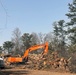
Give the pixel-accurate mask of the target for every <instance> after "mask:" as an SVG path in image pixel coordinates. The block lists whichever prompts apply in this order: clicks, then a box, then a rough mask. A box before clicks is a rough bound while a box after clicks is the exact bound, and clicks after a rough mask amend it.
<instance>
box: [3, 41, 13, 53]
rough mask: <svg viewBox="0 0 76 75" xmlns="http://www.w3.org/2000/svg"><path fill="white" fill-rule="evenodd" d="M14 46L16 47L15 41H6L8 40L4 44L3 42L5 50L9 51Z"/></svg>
mask: <svg viewBox="0 0 76 75" xmlns="http://www.w3.org/2000/svg"><path fill="white" fill-rule="evenodd" d="M13 47H14V43H13V42H11V41H6V42H4V44H3V48H4V49H5V50H8V52H10V51H11V49H12V48H13Z"/></svg>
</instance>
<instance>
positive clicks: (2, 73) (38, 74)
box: [0, 69, 76, 75]
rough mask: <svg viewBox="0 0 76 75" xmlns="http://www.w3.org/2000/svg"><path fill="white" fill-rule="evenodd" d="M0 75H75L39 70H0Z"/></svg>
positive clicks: (73, 74)
mask: <svg viewBox="0 0 76 75" xmlns="http://www.w3.org/2000/svg"><path fill="white" fill-rule="evenodd" d="M0 75H76V74H75V73H68V72H56V71H41V70H29V69H3V70H0Z"/></svg>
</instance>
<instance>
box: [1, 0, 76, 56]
mask: <svg viewBox="0 0 76 75" xmlns="http://www.w3.org/2000/svg"><path fill="white" fill-rule="evenodd" d="M68 7H69V8H68V9H69V12H68V13H67V14H65V15H66V16H67V17H68V19H69V22H66V21H65V20H59V21H55V22H53V24H52V25H53V32H49V33H47V34H43V33H38V34H37V33H35V32H32V33H24V34H21V31H20V30H19V28H16V29H15V30H14V31H13V35H12V38H11V41H5V42H4V44H3V46H0V52H2V51H3V50H4V51H8V53H13V54H23V53H24V51H25V49H27V48H29V47H30V46H33V45H36V44H41V43H44V42H46V41H48V43H49V52H52V51H55V50H57V51H59V52H60V54H61V55H62V56H65V55H67V54H66V53H68V54H69V55H70V54H73V53H75V52H76V0H73V2H72V3H68Z"/></svg>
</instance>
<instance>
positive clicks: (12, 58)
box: [7, 42, 48, 63]
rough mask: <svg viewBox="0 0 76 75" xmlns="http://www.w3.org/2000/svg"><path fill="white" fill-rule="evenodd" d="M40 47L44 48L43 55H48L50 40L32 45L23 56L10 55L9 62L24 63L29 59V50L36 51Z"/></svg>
mask: <svg viewBox="0 0 76 75" xmlns="http://www.w3.org/2000/svg"><path fill="white" fill-rule="evenodd" d="M40 48H43V49H44V51H43V53H42V55H46V54H47V53H48V42H46V43H45V44H40V45H34V46H31V47H30V48H28V49H27V50H25V52H24V55H23V56H22V57H8V59H7V61H8V62H9V63H22V62H25V61H28V55H29V52H32V51H35V50H37V49H40Z"/></svg>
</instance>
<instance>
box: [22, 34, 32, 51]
mask: <svg viewBox="0 0 76 75" xmlns="http://www.w3.org/2000/svg"><path fill="white" fill-rule="evenodd" d="M31 38H32V35H30V34H29V33H24V34H23V36H22V41H23V47H24V49H25V48H26V49H27V48H29V47H30V46H31Z"/></svg>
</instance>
